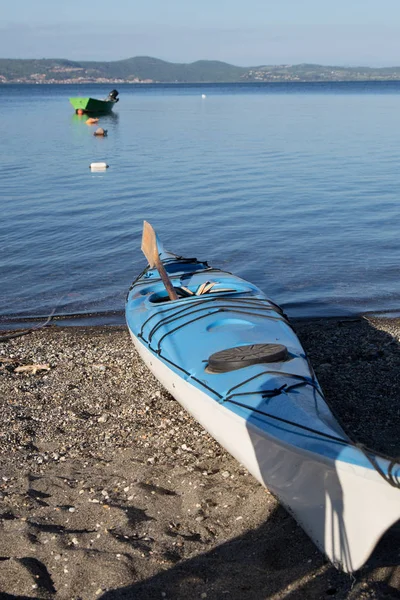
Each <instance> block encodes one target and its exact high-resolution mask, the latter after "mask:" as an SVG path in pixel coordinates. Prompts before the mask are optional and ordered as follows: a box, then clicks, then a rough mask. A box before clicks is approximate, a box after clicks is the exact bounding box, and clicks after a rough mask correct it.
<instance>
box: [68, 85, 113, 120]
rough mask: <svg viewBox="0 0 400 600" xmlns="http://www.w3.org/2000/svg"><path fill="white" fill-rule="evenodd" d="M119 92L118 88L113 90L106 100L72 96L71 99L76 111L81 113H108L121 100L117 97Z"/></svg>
mask: <svg viewBox="0 0 400 600" xmlns="http://www.w3.org/2000/svg"><path fill="white" fill-rule="evenodd" d="M117 96H118V92H117V90H111V92H110V93H109V94H108V96H107V98H105V99H104V100H97V99H96V98H83V97H80V96H79V97H76V98H70V99H69V101H70V103H71V104H72V106H73V107H74V109H75V112H76V113H78V114H80V113H81V111H82V114H83V113H85V114H87V113H96V114H106V113H110V112H111V111H112V109H113V106H114V105H115V104H116V103H117V102H118V101H119V98H117Z"/></svg>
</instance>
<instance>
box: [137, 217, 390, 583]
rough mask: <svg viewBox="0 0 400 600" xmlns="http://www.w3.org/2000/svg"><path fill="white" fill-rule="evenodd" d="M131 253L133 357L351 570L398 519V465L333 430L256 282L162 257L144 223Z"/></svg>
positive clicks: (300, 356)
mask: <svg viewBox="0 0 400 600" xmlns="http://www.w3.org/2000/svg"><path fill="white" fill-rule="evenodd" d="M142 249H143V251H144V253H145V255H146V257H147V259H148V261H149V266H148V267H147V268H146V269H145V270H144V271H143V272H142V273H141V274H140V275H139V276H138V277H137V279H136V280H135V281H134V282H133V284H132V285H131V287H130V289H129V292H128V296H127V300H126V321H127V326H128V329H129V332H130V335H131V337H132V340H133V343H134V345H135V347H136V349H137V351H138V353H139V355H140V356H141V358H142V359H143V361H144V362H145V363H146V365H147V366H148V367H149V369H150V370H151V371H152V372H153V373H154V375H155V376H156V377H157V378H158V380H159V381H160V382H161V383H162V385H163V386H164V387H165V388H166V389H167V390H168V391H169V392H170V393H171V394H172V395H173V396H174V397H175V398H176V400H178V402H179V403H180V404H181V405H182V406H183V407H184V408H185V409H187V411H188V412H189V413H190V414H191V415H192V416H193V417H194V418H195V419H196V420H197V421H198V422H199V423H200V424H201V425H202V426H203V427H204V428H205V429H206V430H207V431H208V432H209V433H210V434H211V435H212V436H213V437H214V438H215V439H216V440H217V441H218V442H219V443H220V444H221V445H222V446H223V447H224V448H225V449H226V450H227V451H228V452H229V453H230V454H232V456H234V457H235V458H236V459H237V460H238V461H239V462H240V463H241V464H242V465H244V466H245V467H246V468H247V469H248V471H249V472H250V473H251V474H252V475H253V476H254V477H255V478H256V479H257V480H258V481H259V482H260V483H261V484H262V485H264V486H265V487H267V488H268V489H269V491H270V492H271V493H272V494H274V495H275V496H276V497H277V498H278V500H279V501H280V502H281V503H282V505H283V506H284V507H285V508H286V509H287V510H288V511H289V512H290V513H291V514H292V515H293V516H294V517H295V519H296V520H297V522H298V523H299V524H300V525H301V526H302V527H303V529H304V530H305V531H306V533H307V534H308V535H309V536H310V537H311V539H312V540H313V541H314V543H315V544H316V546H317V547H318V548H319V549H320V550H321V551H322V552H323V553H324V554H325V555H326V556H327V557H328V559H329V560H330V561H331V562H332V563H333V564H334V565H335V566H336V567H337V568H340V569H343V570H344V571H346V572H353V571H355V570H357V569H359V568H360V567H361V566H362V565H363V564H364V563H365V562H366V560H367V559H368V557H369V556H370V554H371V552H372V551H373V549H374V547H375V545H376V544H377V542H378V540H379V539H380V538H381V537H382V535H383V534H384V533H385V531H386V530H387V529H388V528H389V527H390V526H391V525H392V524H394V523H395V522H396V521H397V520H398V519H400V489H399V487H400V465H399V464H398V463H397V462H395V461H393V460H391V459H390V458H388V457H385V456H382V455H379V454H377V453H375V452H374V451H372V450H371V449H369V448H366V447H364V446H362V445H360V444H357V443H356V442H354V441H353V440H352V439H351V437H350V436H349V434H348V432H345V430H344V428H343V426H342V425H341V424H340V423H339V421H338V419H337V418H336V416H335V414H334V411H333V409H332V407H330V406H328V403H327V401H326V399H325V398H324V394H323V391H322V389H321V387H320V385H319V383H318V381H317V378H316V376H315V373H314V371H313V369H312V366H311V364H310V361H309V359H308V357H307V355H306V352H305V351H304V349H303V347H302V346H301V343H300V341H299V339H298V337H297V335H296V333H295V331H294V329H293V327H292V325H291V323H290V322H289V320H288V318H287V316H286V315H285V314H284V312H283V310H282V309H281V308H280V307H279V306H278V305H276V304H275V303H274V302H272V301H271V300H270V299H269V298H268V297H267V296H266V295H265V294H264V293H263V292H262V291H261V290H260V289H259V288H258V287H256V286H255V285H253V284H252V283H249V282H248V281H245V280H244V279H242V278H240V277H236V276H235V275H232V274H231V273H228V272H226V271H223V270H221V269H218V268H213V267H211V266H209V264H208V263H207V262H206V261H201V260H197V259H195V258H184V257H181V256H178V255H176V254H173V253H171V252H167V251H165V250H164V248H163V246H162V244H161V243H160V241H159V240H158V238H157V236H156V235H155V232H154V230H153V229H152V227H151V226H150V225H149V224H148V223H146V222H145V226H144V233H143V240H142Z"/></svg>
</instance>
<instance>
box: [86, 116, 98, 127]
mask: <svg viewBox="0 0 400 600" xmlns="http://www.w3.org/2000/svg"><path fill="white" fill-rule="evenodd" d="M98 122H99V120H98V119H93V118H92V117H89V119H87V120H86V125H95V123H98Z"/></svg>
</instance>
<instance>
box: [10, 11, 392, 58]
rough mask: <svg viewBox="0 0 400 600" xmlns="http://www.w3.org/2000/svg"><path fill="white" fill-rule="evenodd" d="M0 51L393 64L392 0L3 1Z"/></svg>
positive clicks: (24, 54) (34, 55)
mask: <svg viewBox="0 0 400 600" xmlns="http://www.w3.org/2000/svg"><path fill="white" fill-rule="evenodd" d="M1 4H2V6H1V7H0V58H67V59H71V60H77V61H79V60H101V61H103V60H110V61H112V60H120V59H125V58H130V57H134V56H152V57H155V58H160V59H162V60H166V61H170V62H179V63H189V62H193V61H196V60H221V61H224V62H228V63H230V64H234V65H238V66H258V65H276V64H299V63H315V64H321V65H337V66H371V67H385V66H400V2H399V0H380V1H379V2H378V0H331V1H330V2H327V1H326V0H274V1H270V0H141V1H138V0H136V1H135V0H94V1H93V2H84V1H82V0H64V1H62V0H12V1H11V2H6V1H5V0H3V2H2V3H1Z"/></svg>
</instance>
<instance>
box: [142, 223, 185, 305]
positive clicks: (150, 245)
mask: <svg viewBox="0 0 400 600" xmlns="http://www.w3.org/2000/svg"><path fill="white" fill-rule="evenodd" d="M142 252H143V254H144V255H145V257H146V258H147V260H148V262H149V265H150V267H151V268H153V267H156V269H157V271H158V272H159V274H160V277H161V279H162V281H163V284H164V285H165V289H166V290H167V292H168V296H169V297H170V300H178V299H179V297H178V295H177V293H176V292H175V290H174V287H173V285H172V283H171V280H170V278H169V277H168V273H167V272H166V270H165V269H164V265H163V264H162V262H161V260H160V256H159V253H158V247H157V236H156V232H155V231H154V229H153V228H152V226H151V225H150V223H148V222H147V221H143V235H142Z"/></svg>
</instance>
